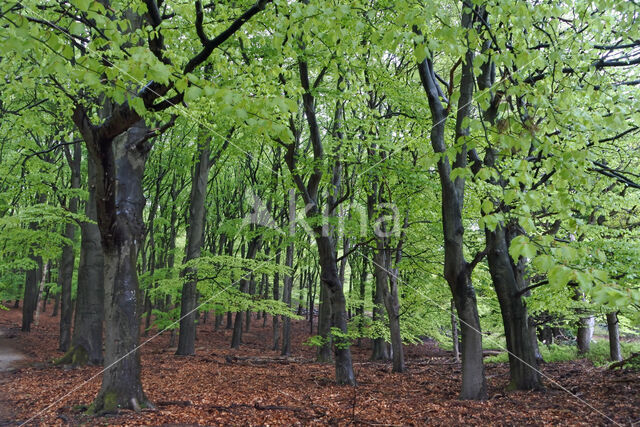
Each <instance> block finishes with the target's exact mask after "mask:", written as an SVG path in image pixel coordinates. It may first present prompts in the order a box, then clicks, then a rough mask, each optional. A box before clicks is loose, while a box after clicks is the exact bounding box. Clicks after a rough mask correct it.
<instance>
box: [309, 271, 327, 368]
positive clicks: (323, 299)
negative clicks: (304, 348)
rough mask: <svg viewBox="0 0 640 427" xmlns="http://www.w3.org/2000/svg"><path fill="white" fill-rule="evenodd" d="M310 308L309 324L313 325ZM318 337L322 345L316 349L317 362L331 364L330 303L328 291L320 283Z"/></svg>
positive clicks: (322, 283)
mask: <svg viewBox="0 0 640 427" xmlns="http://www.w3.org/2000/svg"><path fill="white" fill-rule="evenodd" d="M310 307H311V324H312V325H313V305H312V304H310ZM318 335H319V336H321V337H322V345H321V346H320V347H318V351H317V360H318V362H323V363H326V362H331V301H330V299H329V291H328V290H327V288H326V287H325V285H324V282H321V283H320V305H319V306H318Z"/></svg>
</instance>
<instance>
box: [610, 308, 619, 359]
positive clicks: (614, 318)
mask: <svg viewBox="0 0 640 427" xmlns="http://www.w3.org/2000/svg"><path fill="white" fill-rule="evenodd" d="M607 329H609V357H610V358H611V360H613V361H614V362H618V361H620V360H622V351H621V349H620V331H619V328H618V312H616V311H611V312H609V313H607Z"/></svg>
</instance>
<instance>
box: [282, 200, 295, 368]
mask: <svg viewBox="0 0 640 427" xmlns="http://www.w3.org/2000/svg"><path fill="white" fill-rule="evenodd" d="M294 209H295V207H294ZM293 250H294V247H293V241H292V242H291V243H290V244H289V246H287V252H286V254H285V260H284V263H285V265H286V266H287V267H289V268H293ZM292 289H293V273H292V272H290V273H288V274H286V275H285V276H284V280H283V289H282V302H284V303H285V304H287V306H288V307H289V310H291V292H292ZM280 354H281V355H282V356H289V355H290V354H291V318H290V317H289V316H284V318H283V319H282V350H281V351H280Z"/></svg>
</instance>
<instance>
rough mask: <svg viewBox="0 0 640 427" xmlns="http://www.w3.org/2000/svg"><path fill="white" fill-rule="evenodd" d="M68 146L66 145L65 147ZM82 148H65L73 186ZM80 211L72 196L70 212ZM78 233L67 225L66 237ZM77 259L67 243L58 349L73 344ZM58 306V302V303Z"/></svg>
mask: <svg viewBox="0 0 640 427" xmlns="http://www.w3.org/2000/svg"><path fill="white" fill-rule="evenodd" d="M65 148H66V147H65ZM81 153H82V150H81V147H80V145H79V144H75V146H74V147H73V157H72V156H71V154H70V152H69V150H65V154H66V156H67V162H68V163H69V166H70V167H71V188H72V189H75V188H80V179H81V176H80V174H81V172H80V166H81V160H82V158H81V155H82V154H81ZM77 211H78V198H77V197H72V198H71V200H70V201H69V212H71V213H76V212H77ZM75 234H76V226H75V224H73V223H68V224H66V225H65V230H64V237H66V238H67V239H69V240H71V241H73V240H74V238H75ZM74 261H75V253H74V250H73V245H72V244H70V245H65V246H64V248H62V257H61V258H60V265H59V268H58V285H59V286H60V296H61V307H60V337H59V341H58V349H59V350H60V351H63V352H66V351H67V350H69V347H70V345H71V320H72V317H73V307H72V305H71V285H72V281H73V267H74ZM56 307H57V304H56Z"/></svg>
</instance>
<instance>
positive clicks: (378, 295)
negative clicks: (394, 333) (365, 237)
mask: <svg viewBox="0 0 640 427" xmlns="http://www.w3.org/2000/svg"><path fill="white" fill-rule="evenodd" d="M386 255H387V254H386V253H385V251H384V249H383V248H382V246H381V243H380V242H378V250H377V251H376V253H375V255H374V256H373V260H374V262H373V275H374V277H375V280H376V286H375V288H374V289H373V304H374V306H373V320H374V321H380V322H384V321H385V313H384V310H385V307H384V298H383V295H384V288H385V287H386V286H387V281H388V280H389V278H388V276H389V274H388V272H387V269H386V268H385V266H386V265H387V264H388V263H387V257H386ZM390 358H391V357H390V355H389V347H388V346H387V343H386V341H385V339H384V338H383V337H378V338H374V339H373V348H372V352H371V360H389V359H390Z"/></svg>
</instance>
